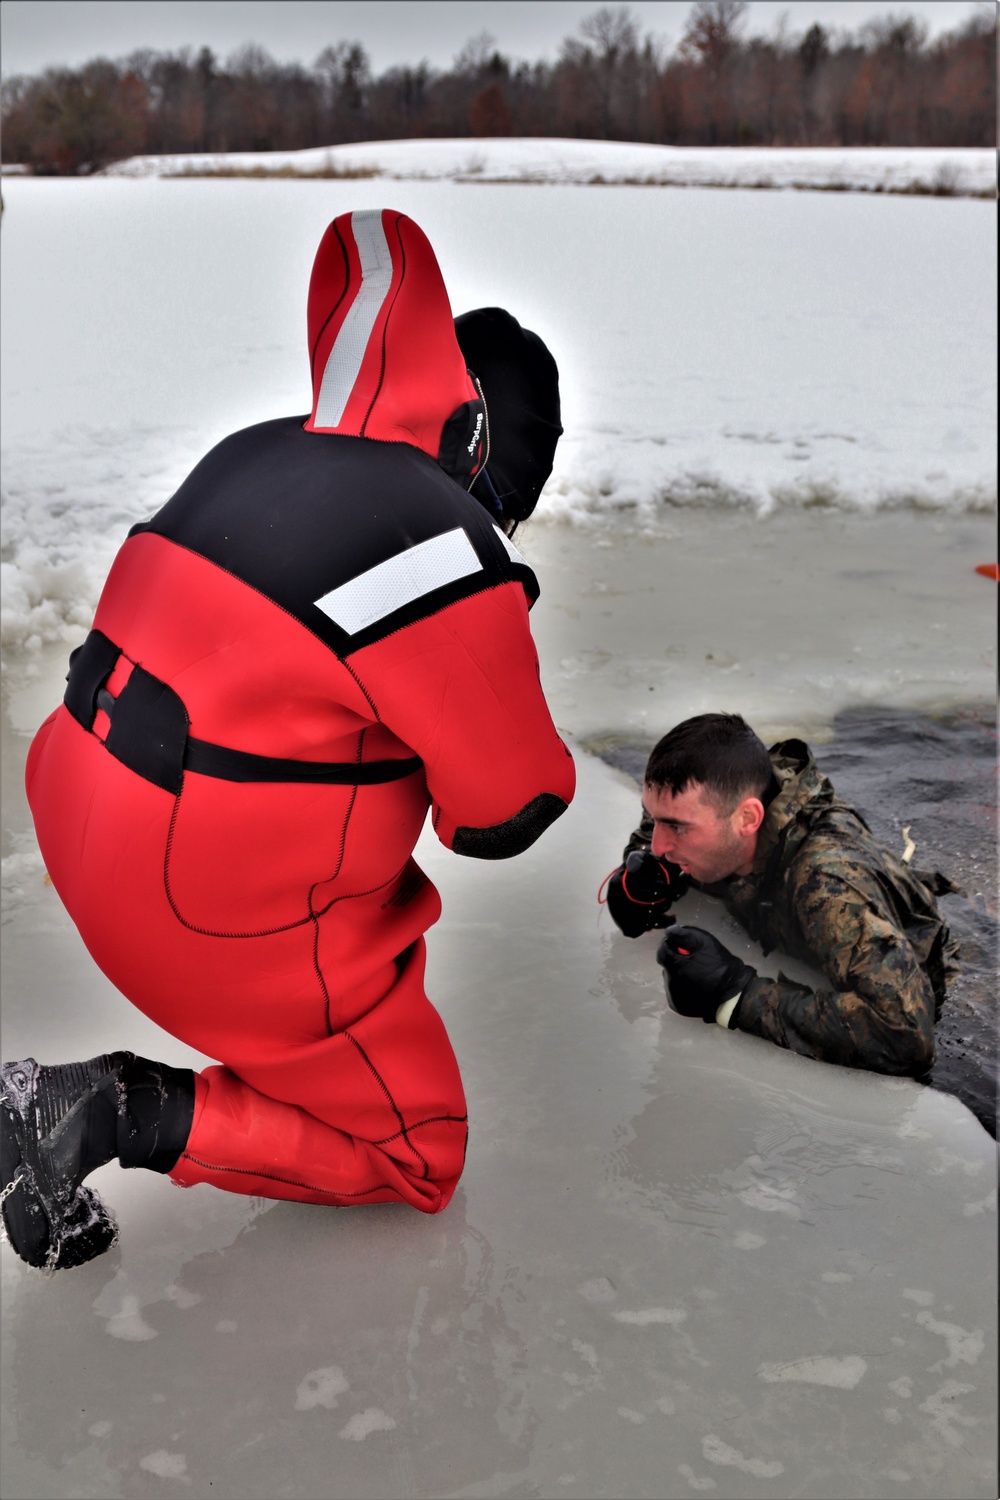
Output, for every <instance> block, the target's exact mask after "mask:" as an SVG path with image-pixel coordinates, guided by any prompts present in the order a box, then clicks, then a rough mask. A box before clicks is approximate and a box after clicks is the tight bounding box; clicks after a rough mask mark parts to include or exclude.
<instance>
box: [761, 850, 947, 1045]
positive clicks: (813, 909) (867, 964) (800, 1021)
mask: <svg viewBox="0 0 1000 1500" xmlns="http://www.w3.org/2000/svg"><path fill="white" fill-rule="evenodd" d="M793 878H794V875H793ZM794 902H795V911H796V917H797V920H798V925H799V927H800V929H801V932H802V936H803V938H804V940H805V943H806V946H807V947H808V949H809V950H810V951H811V952H812V953H813V954H814V955H815V957H816V959H817V961H818V964H819V967H820V968H821V969H822V971H823V973H824V974H825V975H826V977H827V978H828V979H829V980H830V988H829V989H820V990H811V989H809V988H808V987H807V986H805V985H801V984H796V983H794V982H793V981H792V980H790V979H786V978H785V976H784V975H782V974H779V976H778V978H777V979H766V978H757V979H754V980H753V981H751V983H750V985H749V986H748V987H747V989H746V990H745V991H744V994H743V999H742V1001H741V1004H740V1009H739V1013H738V1020H737V1025H738V1026H739V1029H740V1030H741V1031H750V1032H753V1033H754V1034H755V1035H757V1036H761V1037H766V1038H768V1039H769V1040H771V1041H773V1042H777V1043H778V1045H779V1046H781V1047H789V1048H791V1050H792V1051H794V1052H799V1053H801V1054H803V1055H805V1056H807V1057H818V1058H822V1059H824V1060H825V1061H827V1062H834V1063H841V1064H843V1065H845V1066H847V1067H852V1068H869V1069H872V1070H874V1071H876V1072H880V1073H898V1074H907V1073H908V1074H913V1073H921V1072H923V1071H925V1070H926V1069H927V1068H929V1067H930V1066H931V1064H932V1063H933V1061H934V1014H935V1000H934V993H933V989H932V986H931V982H930V980H929V978H928V976H927V974H926V973H925V972H924V970H923V968H922V967H921V964H920V962H919V960H918V957H917V954H916V953H915V951H914V949H913V947H912V945H911V943H910V942H909V940H908V939H907V937H906V935H905V933H904V932H902V931H901V929H900V927H899V924H898V922H897V921H896V919H895V915H894V913H893V911H892V909H891V907H890V905H889V903H888V902H887V901H886V899H885V896H884V895H883V893H882V891H881V888H880V886H879V884H878V881H877V880H876V878H875V876H874V873H873V872H872V871H870V870H867V869H865V868H864V867H862V866H861V865H857V866H856V867H854V868H845V869H843V870H842V871H840V872H838V873H832V872H829V871H824V870H817V869H812V870H807V871H804V872H802V873H801V874H800V875H799V877H798V879H797V880H796V882H795V890H794Z"/></svg>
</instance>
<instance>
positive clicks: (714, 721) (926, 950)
mask: <svg viewBox="0 0 1000 1500" xmlns="http://www.w3.org/2000/svg"><path fill="white" fill-rule="evenodd" d="M690 887H694V888H695V889H698V890H702V891H705V892H706V893H707V894H708V895H711V896H716V897H718V898H719V899H720V900H721V901H722V902H723V904H724V905H725V907H726V909H727V910H728V911H729V912H730V913H731V915H732V916H734V917H735V918H736V920H737V921H738V922H739V923H740V925H741V926H742V927H744V928H745V929H746V930H747V932H748V933H749V934H750V936H751V937H752V938H754V939H755V940H756V941H758V942H759V943H760V944H761V945H762V947H763V949H764V952H765V953H767V952H769V951H770V950H771V949H772V948H778V949H780V950H781V951H782V952H785V953H790V954H792V955H794V956H795V957H796V958H800V959H803V960H804V961H805V962H807V963H809V964H811V965H813V967H815V968H818V969H819V970H820V971H821V972H822V973H823V974H824V975H825V976H826V978H827V980H828V981H829V988H823V989H816V990H812V989H809V988H808V987H807V986H806V985H803V984H796V983H794V982H793V981H792V980H790V979H786V978H785V977H784V976H783V975H782V974H780V973H779V975H778V978H777V979H768V978H766V977H764V976H762V975H758V974H757V972H756V970H754V969H753V968H751V967H750V965H749V964H745V963H743V962H742V961H741V960H740V959H738V958H736V957H735V956H734V955H733V954H732V953H730V952H729V951H728V949H726V948H725V947H724V946H723V944H722V943H720V942H719V941H718V939H717V938H715V937H713V936H712V935H711V933H708V932H705V931H703V930H702V929H701V928H699V927H688V926H684V927H681V926H676V925H673V924H674V918H673V917H671V916H669V915H668V913H669V908H670V907H671V905H672V904H673V903H674V902H675V901H676V900H678V899H679V898H680V896H682V895H683V894H684V892H685V891H686V890H688V889H689V888H690ZM954 889H955V887H954V886H953V885H952V884H951V882H949V881H948V880H946V879H945V877H944V876H941V875H937V874H934V875H922V874H919V873H918V872H917V871H915V870H912V869H911V868H910V867H909V865H908V864H907V863H905V862H904V860H903V859H900V858H898V857H897V856H896V855H894V854H892V853H890V852H889V851H888V850H886V849H883V848H881V847H880V846H879V845H878V844H877V843H876V842H875V840H874V839H873V838H872V836H871V833H870V832H869V830H868V826H867V824H866V823H865V821H864V819H863V818H862V817H861V814H860V813H858V812H857V811H856V810H855V809H854V808H852V807H848V806H847V804H846V803H844V802H841V801H840V799H839V798H838V797H837V796H836V794H835V792H834V789H833V786H832V785H831V783H830V781H829V780H828V779H827V777H825V776H824V775H823V774H822V773H821V772H820V771H819V769H818V767H817V765H816V762H815V760H814V759H813V756H812V753H811V751H810V750H809V748H808V746H807V745H805V744H804V743H803V742H802V741H801V740H784V741H782V742H781V743H780V744H777V745H773V746H772V747H771V749H770V751H768V750H767V749H765V747H764V745H763V744H762V743H761V741H760V740H759V739H758V737H757V736H756V734H754V732H753V730H752V729H751V728H750V727H749V725H748V724H746V723H745V722H744V720H743V719H742V718H740V716H739V715H738V714H700V715H698V716H697V717H696V718H693V719H687V720H686V721H685V722H684V723H682V724H678V725H677V727H676V728H675V729H672V730H671V731H670V733H669V734H668V735H666V737H665V738H664V739H662V740H660V742H659V744H658V745H656V747H655V748H654V750H653V752H652V754H651V755H650V757H649V762H648V765H647V767H646V774H645V779H644V786H643V817H642V821H641V823H640V825H639V827H638V829H637V830H636V831H635V833H633V835H632V837H631V839H630V840H629V843H628V845H627V847H626V849H625V856H624V863H623V864H622V866H621V867H620V868H619V869H618V870H617V871H616V872H615V874H614V876H613V877H612V879H611V882H610V885H609V889H608V906H609V909H610V911H611V914H612V916H613V917H614V919H615V921H616V922H617V924H618V926H619V927H620V928H621V929H622V931H623V932H625V933H626V935H627V936H629V937H638V936H639V934H640V933H642V932H646V931H649V930H650V929H652V928H656V927H668V928H669V931H667V933H666V934H665V936H664V938H663V940H662V942H661V943H660V947H659V950H658V952H657V955H656V956H657V961H658V962H659V963H660V964H661V965H662V966H663V969H664V971H665V973H664V983H665V986H666V989H667V997H668V1000H669V1002H670V1005H671V1007H672V1008H673V1009H674V1010H675V1011H677V1012H678V1013H679V1014H680V1015H683V1016H689V1017H694V1018H699V1017H700V1018H701V1020H703V1021H705V1022H716V1023H717V1024H718V1025H720V1026H724V1027H727V1028H728V1029H729V1030H737V1029H738V1030H740V1031H749V1032H752V1033H753V1034H754V1035H755V1036H760V1037H766V1038H767V1039H768V1040H770V1041H773V1042H776V1043H777V1044H778V1046H779V1047H788V1048H790V1049H791V1050H792V1051H793V1052H799V1053H801V1054H802V1055H803V1056H805V1057H816V1058H820V1059H822V1060H823V1061H825V1062H834V1063H840V1064H842V1065H843V1066H845V1067H853V1068H870V1069H873V1070H874V1071H875V1072H879V1073H899V1074H911V1075H921V1074H924V1073H926V1072H927V1070H928V1069H929V1068H930V1067H931V1065H932V1063H933V1061H934V1024H935V1021H936V1020H937V1018H938V1016H939V1015H940V1011H941V1005H942V1003H943V1001H944V997H945V985H946V980H947V978H948V976H949V975H950V974H952V973H954V972H955V966H956V960H957V952H958V950H957V945H956V944H955V943H954V942H953V940H952V938H951V936H950V933H949V931H948V927H947V926H946V924H945V923H944V921H943V920H942V918H941V915H940V913H939V911H938V908H937V905H936V902H935V896H936V895H940V894H942V893H943V892H944V891H948V890H954Z"/></svg>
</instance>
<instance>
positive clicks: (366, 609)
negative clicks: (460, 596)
mask: <svg viewBox="0 0 1000 1500" xmlns="http://www.w3.org/2000/svg"><path fill="white" fill-rule="evenodd" d="M481 571H482V564H481V563H480V561H479V558H478V557H477V556H476V550H475V548H474V547H473V545H472V543H471V542H470V541H469V538H468V537H467V536H466V534H465V532H464V531H463V530H462V528H461V526H456V527H455V529H454V530H453V531H445V532H443V533H442V535H441V536H432V537H430V538H429V539H428V540H427V541H426V542H418V543H417V544H416V546H415V547H407V549H406V551H405V552H397V553H396V556H395V557H389V558H386V560H385V562H380V563H377V564H376V566H375V567H374V568H369V569H368V570H367V571H366V572H364V573H359V574H358V576H357V578H352V579H351V580H350V581H349V582H348V583H342V584H341V585H340V587H339V588H336V589H331V590H330V592H329V593H328V594H324V595H323V597H322V599H317V600H316V608H317V609H321V610H322V611H323V613H324V614H325V615H329V617H330V619H331V620H333V621H334V623H335V624H337V625H339V626H340V628H341V630H346V631H347V633H348V635H356V634H357V633H358V631H359V630H366V629H367V628H368V626H369V625H374V624H375V622H376V620H384V619H385V617H386V615H391V614H393V613H394V611H395V610H397V609H402V608H403V606H404V605H406V604H412V603H413V601H414V600H415V599H420V598H422V597H423V595H424V594H430V593H432V592H433V591H434V589H440V588H443V587H444V586H445V584H447V583H454V582H455V581H456V580H457V579H459V578H467V577H468V576H469V574H470V573H479V572H481Z"/></svg>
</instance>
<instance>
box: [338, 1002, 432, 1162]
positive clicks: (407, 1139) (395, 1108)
mask: <svg viewBox="0 0 1000 1500" xmlns="http://www.w3.org/2000/svg"><path fill="white" fill-rule="evenodd" d="M341 1034H342V1035H343V1036H346V1038H347V1040H348V1041H349V1042H350V1043H351V1044H352V1045H353V1046H354V1047H356V1048H357V1050H358V1051H359V1052H360V1053H361V1056H362V1057H363V1059H364V1061H365V1063H366V1064H367V1066H368V1067H369V1069H370V1070H371V1073H372V1076H373V1077H374V1079H375V1081H376V1083H377V1084H378V1085H379V1088H380V1089H381V1090H382V1092H383V1093H384V1094H385V1097H386V1098H387V1099H388V1101H389V1103H390V1105H391V1106H392V1112H393V1114H394V1115H395V1116H396V1119H397V1120H398V1121H399V1134H400V1135H401V1136H402V1137H403V1140H404V1141H405V1142H406V1144H407V1145H408V1146H409V1148H410V1150H411V1151H412V1152H413V1154H414V1156H415V1157H416V1158H417V1160H418V1161H419V1163H420V1165H421V1166H422V1167H423V1169H424V1179H425V1180H426V1179H428V1178H429V1177H430V1175H431V1171H430V1167H429V1166H428V1165H427V1162H426V1160H425V1158H424V1157H423V1156H422V1155H421V1154H420V1152H419V1151H418V1150H417V1148H416V1146H415V1145H414V1144H413V1142H412V1141H411V1140H410V1137H409V1135H408V1134H407V1126H406V1121H405V1120H404V1119H403V1116H402V1112H401V1111H400V1109H399V1106H398V1105H397V1103H396V1101H395V1099H394V1098H393V1097H392V1094H391V1093H390V1091H389V1086H388V1084H387V1083H386V1081H385V1079H384V1078H383V1077H382V1075H381V1073H380V1072H379V1071H378V1069H377V1068H376V1066H375V1064H374V1063H373V1062H372V1060H371V1058H370V1057H369V1056H368V1053H367V1052H366V1051H365V1049H364V1047H362V1045H361V1043H360V1042H359V1041H358V1040H357V1039H356V1038H355V1037H353V1036H352V1035H351V1033H350V1032H349V1031H344V1032H342V1033H341Z"/></svg>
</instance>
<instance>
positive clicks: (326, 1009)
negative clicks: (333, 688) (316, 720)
mask: <svg viewBox="0 0 1000 1500" xmlns="http://www.w3.org/2000/svg"><path fill="white" fill-rule="evenodd" d="M364 744H365V731H364V730H363V729H362V731H361V733H360V734H359V735H358V749H357V753H356V755H355V762H360V760H361V752H362V751H363V749H364ZM357 799H358V789H357V787H354V789H353V790H352V792H351V800H350V802H349V803H348V804H347V812H346V814H345V815H344V822H343V826H342V827H341V830H340V849H339V851H338V854H337V865H336V868H335V870H334V872H333V874H332V875H330V876H328V877H327V878H328V879H329V880H336V878H337V876H338V875H339V874H340V871H341V869H342V867H343V864H344V850H345V849H346V848H347V825H348V823H350V821H351V814H352V813H353V811H354V804H355V802H356V801H357ZM324 884H326V882H325V881H317V882H316V885H313V886H310V888H309V920H310V922H311V923H312V924H313V968H314V969H315V970H316V977H317V979H318V980H319V987H320V989H321V990H322V992H323V1016H324V1019H325V1020H326V1030H327V1035H328V1036H333V1023H332V1021H331V1019H330V990H329V987H328V985H327V982H326V978H325V976H324V974H323V969H322V965H321V964H320V961H319V919H320V917H321V916H322V915H323V912H318V911H317V910H316V909H315V907H314V906H313V895H314V894H315V891H316V886H317V885H324ZM331 904H332V903H331ZM325 909H326V910H329V907H327V908H325Z"/></svg>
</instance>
